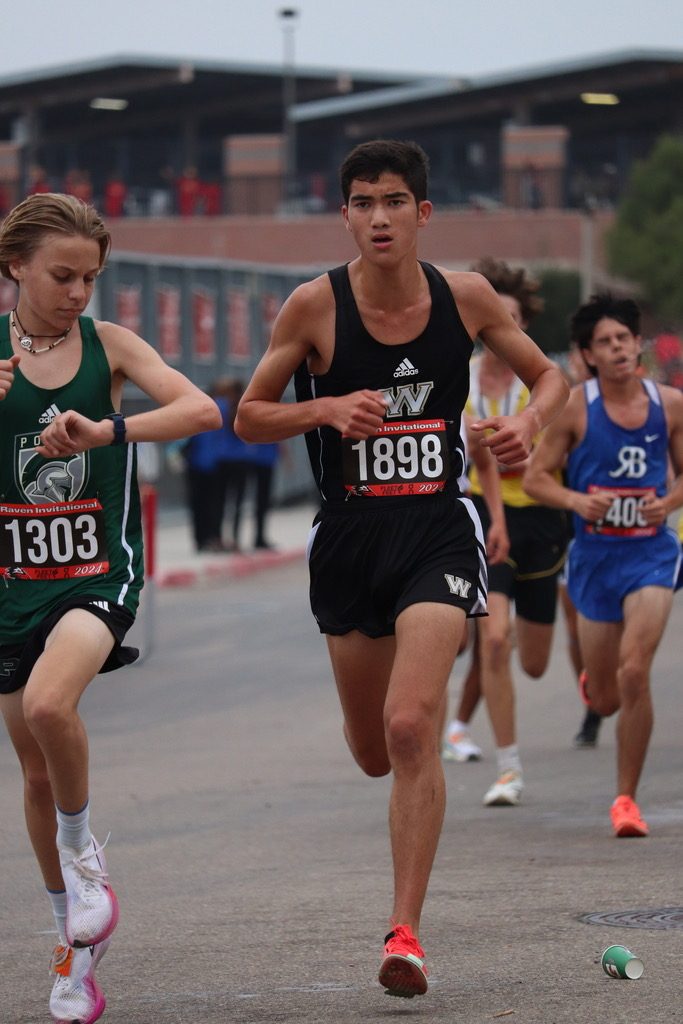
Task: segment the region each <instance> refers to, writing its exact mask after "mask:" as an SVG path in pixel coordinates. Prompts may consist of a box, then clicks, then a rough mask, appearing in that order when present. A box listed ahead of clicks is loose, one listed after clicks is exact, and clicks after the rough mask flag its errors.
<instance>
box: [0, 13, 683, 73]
mask: <svg viewBox="0 0 683 1024" xmlns="http://www.w3.org/2000/svg"><path fill="white" fill-rule="evenodd" d="M287 6H289V5H286V4H281V3H274V2H273V0H199V2H196V3H192V4H190V3H186V2H182V0H181V2H177V3H176V2H173V0H164V2H161V0H100V2H99V3H97V2H93V0H68V2H66V3H55V2H53V0H38V2H33V0H27V2H23V3H22V2H21V0H19V2H11V0H4V2H3V4H2V8H3V10H2V19H1V21H0V25H1V26H2V38H3V54H2V63H1V64H0V79H1V78H2V76H5V75H10V74H13V73H19V72H30V71H34V70H37V69H40V68H44V67H47V66H53V67H63V66H64V65H68V64H69V63H71V62H81V61H88V60H92V59H94V58H100V57H107V56H115V55H121V54H134V55H135V54H137V55H151V56H161V57H166V56H168V57H185V58H190V59H191V58H194V59H204V60H220V61H241V62H247V63H267V64H281V63H282V60H283V52H284V30H283V24H284V22H283V19H282V18H280V17H279V14H278V12H279V11H280V10H282V9H284V8H285V7H287ZM290 9H296V10H297V11H298V17H297V18H296V22H295V24H296V28H295V32H294V50H295V58H296V62H297V63H298V64H301V65H306V66H314V67H315V66H317V67H324V68H334V69H338V70H378V71H388V72H395V73H401V72H408V73H411V74H412V73H418V74H426V75H429V74H430V73H431V74H439V75H442V74H445V75H453V76H454V77H459V76H466V77H469V76H477V75H487V74H494V73H497V72H507V71H514V70H517V69H523V68H527V67H530V66H533V65H545V64H548V63H553V62H556V61H565V60H569V61H570V60H574V59H583V58H586V57H593V56H595V55H597V54H603V53H609V52H612V51H615V50H634V49H643V48H647V49H651V48H654V49H660V50H662V49H663V50H680V51H683V3H682V0H560V2H557V0H472V2H470V3H464V2H463V0H295V2H294V3H293V4H292V5H291V8H290ZM290 24H292V22H290Z"/></svg>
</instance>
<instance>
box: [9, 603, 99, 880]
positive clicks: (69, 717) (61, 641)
mask: <svg viewBox="0 0 683 1024" xmlns="http://www.w3.org/2000/svg"><path fill="white" fill-rule="evenodd" d="M113 642H114V641H113V637H112V634H111V633H110V631H109V629H108V628H107V627H106V625H105V624H104V623H103V622H102V621H101V620H100V619H98V618H97V617H96V616H94V615H91V614H90V612H87V611H85V610H83V609H80V608H79V609H72V610H71V611H69V612H67V614H66V615H64V616H63V618H62V619H61V620H60V621H59V622H58V623H57V625H56V626H55V628H54V630H53V631H52V633H51V634H50V636H49V637H48V640H47V642H46V646H45V651H44V652H43V654H42V655H41V657H40V658H39V659H38V661H37V662H36V665H35V667H34V670H33V672H32V673H31V676H30V678H29V681H28V683H27V685H26V686H25V687H24V689H23V690H19V691H17V692H16V693H13V694H9V695H3V696H2V697H1V698H0V709H1V710H2V714H3V717H4V719H5V723H6V725H7V730H8V732H9V735H10V738H11V740H12V743H13V745H14V748H15V750H16V753H17V756H18V758H19V761H20V763H21V768H22V772H23V776H24V806H25V813H26V824H27V828H28V832H29V836H30V839H31V843H32V845H33V848H34V850H35V854H36V858H37V860H38V863H39V865H40V869H41V872H42V874H43V878H44V880H45V885H46V886H47V888H48V889H55V890H59V889H61V888H63V882H62V874H61V869H60V867H59V856H58V854H57V848H56V845H55V836H56V821H55V804H57V805H58V806H59V807H61V809H62V810H64V811H67V812H69V813H74V812H76V811H79V810H80V809H81V808H82V807H83V806H84V805H85V803H86V802H87V800H88V744H87V738H86V736H85V730H84V728H83V723H82V721H81V719H80V717H79V715H78V712H77V706H78V701H79V699H80V697H81V695H82V693H83V690H84V689H85V687H86V686H87V684H88V683H89V682H90V680H91V679H92V678H93V676H94V675H95V674H96V673H97V672H98V671H99V669H100V668H101V666H102V664H103V662H104V661H105V659H106V657H107V654H108V653H109V651H110V650H111V648H112V646H113Z"/></svg>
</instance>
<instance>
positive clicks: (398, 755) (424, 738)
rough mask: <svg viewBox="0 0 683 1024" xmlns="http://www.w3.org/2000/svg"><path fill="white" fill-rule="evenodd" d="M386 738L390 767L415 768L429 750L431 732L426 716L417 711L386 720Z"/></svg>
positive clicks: (401, 713)
mask: <svg viewBox="0 0 683 1024" xmlns="http://www.w3.org/2000/svg"><path fill="white" fill-rule="evenodd" d="M386 737H387V750H388V753H389V760H390V762H391V764H392V766H393V767H394V768H395V767H396V766H397V765H399V766H402V767H404V768H410V767H413V768H416V767H418V766H419V765H420V764H421V763H422V761H423V759H424V757H425V754H426V751H427V750H428V748H429V744H430V740H431V737H432V730H431V729H430V723H429V720H428V717H427V716H426V715H423V714H421V713H420V712H419V711H414V712H407V711H402V712H400V713H396V714H393V715H391V716H390V717H389V718H388V719H387V722H386Z"/></svg>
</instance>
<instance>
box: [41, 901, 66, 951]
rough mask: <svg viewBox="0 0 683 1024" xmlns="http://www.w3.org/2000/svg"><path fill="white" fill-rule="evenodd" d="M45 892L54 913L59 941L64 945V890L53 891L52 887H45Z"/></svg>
mask: <svg viewBox="0 0 683 1024" xmlns="http://www.w3.org/2000/svg"><path fill="white" fill-rule="evenodd" d="M45 892H46V893H47V895H48V899H49V900H50V903H51V904H52V913H53V914H54V915H55V924H56V925H57V932H58V934H59V941H60V942H61V944H62V945H63V946H66V945H67V941H66V892H54V891H53V890H52V889H46V890H45Z"/></svg>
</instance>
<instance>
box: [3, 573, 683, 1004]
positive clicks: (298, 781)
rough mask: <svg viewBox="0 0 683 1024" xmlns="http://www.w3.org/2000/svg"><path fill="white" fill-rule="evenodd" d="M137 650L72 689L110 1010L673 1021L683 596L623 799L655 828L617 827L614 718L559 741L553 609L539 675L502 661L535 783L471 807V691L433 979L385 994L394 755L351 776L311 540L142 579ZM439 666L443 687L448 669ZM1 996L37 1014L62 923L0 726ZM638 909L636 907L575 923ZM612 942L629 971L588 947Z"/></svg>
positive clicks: (430, 907)
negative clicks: (192, 573)
mask: <svg viewBox="0 0 683 1024" xmlns="http://www.w3.org/2000/svg"><path fill="white" fill-rule="evenodd" d="M157 601H158V607H157V623H158V625H157V637H156V644H155V649H154V651H153V653H152V655H151V656H150V657H149V658H147V659H146V660H145V661H144V663H143V664H142V665H140V666H137V667H136V666H134V667H132V668H131V669H127V670H124V671H121V672H118V673H115V674H112V675H109V676H102V677H100V678H99V679H98V680H97V681H96V682H95V683H94V684H93V685H92V686H91V687H90V689H89V691H88V693H87V694H86V696H85V698H84V700H83V703H82V710H83V715H84V717H85V719H86V722H87V725H88V730H89V735H90V739H91V757H92V825H93V829H94V831H95V834H96V835H97V837H98V838H99V839H100V841H101V842H103V841H104V839H105V837H106V835H107V833H108V832H109V831H111V838H110V840H109V844H108V847H107V854H108V860H109V867H110V871H111V877H112V883H113V885H114V888H115V890H116V892H117V895H118V897H119V900H120V904H121V920H120V924H119V927H118V930H117V932H116V934H115V937H114V941H113V942H112V945H111V948H110V950H109V952H108V954H107V957H106V958H105V959H104V961H103V962H102V965H101V968H100V970H99V973H98V978H99V980H100V983H101V985H102V987H103V989H104V990H105V993H106V995H107V1000H108V1007H107V1010H106V1012H105V1015H104V1017H103V1018H102V1019H103V1021H104V1022H106V1024H166V1022H188V1024H190V1022H191V1024H196V1022H199V1021H201V1022H206V1024H228V1022H238V1024H242V1022H244V1024H246V1022H259V1024H261V1022H263V1024H266V1022H275V1021H277V1022H280V1021H288V1022H289V1021H292V1022H296V1021H302V1022H303V1021H310V1022H316V1024H317V1022H320V1024H328V1022H329V1024H351V1022H353V1024H361V1022H362V1024H369V1022H373V1021H377V1022H384V1021H388V1020H395V1021H410V1022H421V1021H430V1022H437V1024H438V1022H443V1024H446V1022H448V1024H453V1022H462V1024H480V1022H482V1024H483V1022H485V1021H493V1020H497V1019H500V1020H503V1021H507V1020H510V1021H516V1022H518V1024H559V1022H562V1024H565V1022H567V1024H569V1022H572V1024H595V1022H597V1021H605V1022H608V1024H621V1022H623V1024H641V1022H648V1024H660V1022H672V1021H674V1022H675V1021H683V998H682V989H681V968H682V966H683V930H681V927H682V926H683V910H679V911H678V916H676V914H670V915H666V914H665V915H663V916H662V915H660V917H662V919H663V921H664V923H666V922H668V923H670V924H671V923H673V924H677V925H678V927H677V928H669V929H663V928H657V927H654V925H656V924H657V923H661V922H659V919H658V918H657V917H656V914H657V911H661V910H671V909H672V908H673V909H678V908H680V907H681V906H682V905H683V893H682V892H681V877H682V873H681V847H682V840H683V793H682V792H681V778H682V775H683V772H682V768H683V748H682V745H681V734H682V733H683V702H682V700H681V671H680V658H679V652H680V649H681V647H680V636H681V632H682V630H683V598H682V597H681V596H680V595H679V596H678V597H677V599H676V602H675V606H674V613H673V616H672V621H671V622H670V624H669V628H668V632H667V634H666V637H665V641H664V644H663V646H662V649H661V651H660V655H659V657H658V660H657V663H656V669H655V694H656V697H655V699H656V726H655V735H654V738H653V743H652V747H651V751H650V755H649V759H648V763H647V766H646V772H645V777H644V779H643V783H642V787H641V792H640V804H641V808H642V811H643V815H644V817H645V819H646V820H647V821H648V822H649V824H650V827H651V835H650V836H649V837H648V838H647V839H637V840H636V839H631V840H616V839H614V838H613V837H612V835H611V830H610V825H609V817H608V808H609V804H610V801H611V799H612V797H613V792H612V789H613V782H614V723H613V722H612V721H609V722H607V723H605V724H604V725H603V730H602V735H601V739H600V744H599V746H598V748H597V749H595V750H575V749H573V747H572V745H571V737H572V736H573V734H574V733H575V732H576V728H577V726H578V722H579V719H580V717H581V707H580V704H579V702H578V698H577V697H576V695H575V693H574V690H573V686H572V682H571V675H570V670H569V665H568V662H567V659H566V657H565V653H564V649H563V631H562V628H561V626H560V627H559V628H558V635H557V637H556V644H555V650H554V654H553V660H552V663H551V666H550V669H549V671H548V673H547V674H546V676H545V678H544V679H543V680H541V681H531V680H528V679H525V678H522V676H521V673H520V672H518V673H517V678H518V687H517V689H518V708H519V732H520V746H521V751H522V759H523V764H524V769H525V779H526V783H527V790H526V792H525V798H524V802H523V804H522V805H521V806H520V807H517V808H485V807H483V806H482V797H483V794H484V792H485V790H486V789H487V787H488V785H489V784H490V782H491V781H492V780H493V777H494V775H495V763H494V759H493V754H492V743H491V738H490V733H489V730H488V725H487V722H486V716H485V713H484V711H483V710H481V711H480V713H479V715H478V717H477V719H476V721H475V726H474V730H473V731H474V736H475V739H477V740H478V741H479V742H480V743H481V745H482V746H483V747H484V750H485V758H484V760H482V761H481V762H480V763H478V764H467V765H455V764H447V765H445V770H446V774H447V779H448V791H449V803H448V810H447V817H446V823H445V827H444V833H443V837H442V842H441V846H440V850H439V854H438V857H437V863H436V866H435V869H434V873H433V876H432V884H431V887H430V890H429V893H428V897H427V903H426V906H425V912H424V917H423V927H422V941H423V945H424V947H425V950H426V953H427V963H428V966H429V970H430V979H431V985H430V989H429V992H428V994H427V995H426V996H424V997H422V998H417V999H414V1000H398V999H391V998H389V997H387V996H386V995H384V993H383V991H382V989H381V988H380V986H379V985H378V984H377V982H376V974H377V968H378V965H379V960H380V957H381V951H382V941H383V936H384V934H385V932H386V931H387V930H388V926H389V925H388V914H389V912H390V909H391V877H390V870H391V869H390V860H389V848H388V837H387V829H386V818H387V802H388V795H389V780H387V779H380V780H370V779H366V778H365V777H364V776H363V775H362V774H361V772H360V771H359V770H358V769H357V768H356V767H355V765H354V764H353V762H352V760H351V758H350V756H349V754H348V752H347V750H346V748H345V745H344V742H343V739H342V735H341V728H340V716H339V712H338V708H337V698H336V694H335V691H334V686H333V683H332V681H331V674H330V670H329V667H328V663H327V655H326V648H325V644H324V640H323V639H322V638H321V637H320V636H319V634H318V632H317V629H316V627H315V624H314V622H313V619H312V618H311V616H310V612H309V610H308V604H307V592H306V570H305V566H304V564H303V563H297V564H293V565H289V566H284V567H282V568H277V569H274V570H273V571H271V572H269V573H264V574H261V575H256V576H253V577H250V578H247V579H244V580H232V581H222V582H221V583H220V584H217V585H214V586H205V587H196V588H188V589H177V590H176V589H166V590H161V591H159V592H158V594H157ZM464 667H465V666H464V662H463V661H462V659H461V660H460V661H459V662H458V663H457V665H456V670H455V672H454V675H453V691H454V692H455V690H456V689H457V685H458V681H459V679H460V678H461V676H462V674H463V671H464ZM0 770H1V771H2V778H3V786H2V790H1V792H0V820H1V821H2V830H1V831H0V856H1V858H2V878H3V882H2V904H1V907H0V915H1V924H2V927H1V929H0V950H1V956H2V965H3V970H2V978H1V980H0V1006H1V1010H0V1021H2V1024H38V1022H47V1021H49V1019H50V1018H49V1014H48V1011H47V1002H48V998H49V991H50V985H51V981H50V978H49V976H48V973H47V967H48V962H49V956H50V951H51V949H52V946H53V945H54V944H55V941H56V939H55V935H54V934H52V932H51V929H52V927H53V925H52V920H51V915H50V910H49V904H48V901H47V899H46V897H45V896H44V895H43V894H42V893H41V888H40V883H39V880H38V875H37V870H36V868H35V866H34V862H33V859H32V856H31V854H30V852H29V848H28V841H27V839H26V837H25V832H24V825H23V819H22V812H21V794H20V780H19V773H18V768H17V767H16V765H15V760H14V755H13V753H12V751H11V750H10V747H9V743H8V741H7V739H6V737H5V736H4V734H3V736H2V739H0ZM630 911H633V912H635V911H639V912H640V917H639V918H638V921H639V922H640V923H645V924H646V925H647V927H644V928H635V927H629V926H627V924H621V925H618V926H606V925H591V924H587V923H585V922H584V921H582V917H583V916H584V915H588V914H608V913H612V914H614V913H618V912H630ZM615 942H621V943H624V944H626V945H628V946H629V947H630V948H631V949H633V951H634V952H635V953H637V954H638V955H639V956H640V957H641V958H642V959H643V961H644V963H645V972H644V975H643V977H642V978H641V979H640V980H638V981H618V980H612V979H610V978H608V977H607V976H606V975H605V974H604V973H603V971H602V969H601V967H600V964H599V956H600V952H601V951H602V950H603V949H604V948H606V947H607V946H609V945H611V944H612V943H615Z"/></svg>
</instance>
